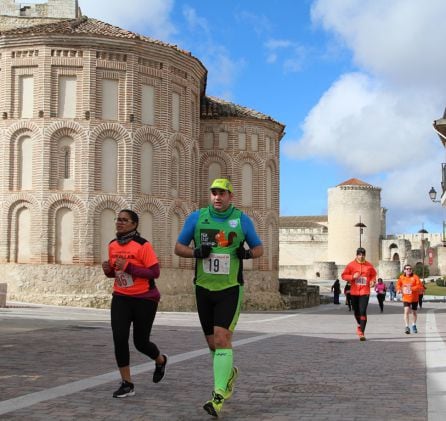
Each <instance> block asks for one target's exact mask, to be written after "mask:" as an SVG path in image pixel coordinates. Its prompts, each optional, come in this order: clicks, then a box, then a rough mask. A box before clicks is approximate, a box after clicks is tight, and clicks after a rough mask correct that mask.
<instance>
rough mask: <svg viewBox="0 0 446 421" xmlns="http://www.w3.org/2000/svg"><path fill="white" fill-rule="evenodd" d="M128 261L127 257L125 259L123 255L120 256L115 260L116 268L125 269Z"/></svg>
mask: <svg viewBox="0 0 446 421" xmlns="http://www.w3.org/2000/svg"><path fill="white" fill-rule="evenodd" d="M126 263H127V260H126V259H123V258H122V257H118V258H117V259H116V260H115V270H124V268H125V264H126Z"/></svg>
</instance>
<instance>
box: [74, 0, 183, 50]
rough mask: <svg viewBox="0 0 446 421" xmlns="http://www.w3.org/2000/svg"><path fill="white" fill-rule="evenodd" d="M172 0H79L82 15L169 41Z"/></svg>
mask: <svg viewBox="0 0 446 421" xmlns="http://www.w3.org/2000/svg"><path fill="white" fill-rule="evenodd" d="M173 5H174V0H126V1H118V0H89V1H87V0H80V1H79V6H80V8H81V10H82V13H83V14H84V15H87V16H88V17H91V18H95V19H98V20H102V21H104V22H107V23H110V24H112V25H116V26H119V27H121V28H124V29H127V30H132V29H131V28H137V29H134V30H133V31H135V32H140V33H143V34H144V35H147V36H150V37H152V38H155V39H159V40H162V41H166V42H169V40H170V39H171V37H172V36H173V34H175V33H176V32H177V30H176V28H175V25H174V24H173V23H172V21H171V19H170V13H171V11H172V9H173Z"/></svg>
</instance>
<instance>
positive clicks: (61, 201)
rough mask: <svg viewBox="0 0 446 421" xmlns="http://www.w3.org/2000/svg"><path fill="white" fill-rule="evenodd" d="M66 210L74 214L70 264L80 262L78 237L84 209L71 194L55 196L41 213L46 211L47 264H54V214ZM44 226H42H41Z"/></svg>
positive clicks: (80, 202)
mask: <svg viewBox="0 0 446 421" xmlns="http://www.w3.org/2000/svg"><path fill="white" fill-rule="evenodd" d="M64 207H65V208H68V209H70V210H72V211H73V213H74V218H73V219H74V222H73V245H74V246H73V255H72V263H79V261H80V246H81V242H80V239H81V238H80V237H81V229H80V228H81V226H82V225H83V222H84V221H83V220H81V215H85V214H86V209H85V206H84V204H83V202H82V201H81V200H80V199H79V198H78V197H77V196H75V195H71V194H63V193H62V194H56V195H54V196H53V197H52V198H51V199H50V200H49V201H48V202H47V203H46V206H45V208H46V209H44V210H43V211H44V212H45V210H46V211H47V212H46V214H47V215H48V222H47V238H48V247H47V256H48V263H55V261H56V256H55V252H56V249H55V244H56V231H55V226H56V213H57V211H58V210H59V209H61V208H64ZM42 226H44V225H42Z"/></svg>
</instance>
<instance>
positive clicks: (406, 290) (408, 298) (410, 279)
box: [396, 265, 423, 335]
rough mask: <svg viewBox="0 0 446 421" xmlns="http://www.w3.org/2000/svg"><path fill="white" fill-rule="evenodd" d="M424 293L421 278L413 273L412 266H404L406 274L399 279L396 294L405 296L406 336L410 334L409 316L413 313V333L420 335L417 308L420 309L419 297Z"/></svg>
mask: <svg viewBox="0 0 446 421" xmlns="http://www.w3.org/2000/svg"><path fill="white" fill-rule="evenodd" d="M422 291H423V284H422V283H421V281H420V278H419V277H418V276H417V275H415V274H414V273H413V271H412V266H410V265H406V266H404V272H403V273H402V275H401V276H400V277H399V279H398V281H397V283H396V292H397V293H398V294H400V293H402V294H403V304H404V322H405V323H406V330H405V333H406V334H408V335H409V334H410V328H409V314H410V312H411V311H412V316H413V324H412V333H418V330H417V308H418V295H419V293H420V292H422Z"/></svg>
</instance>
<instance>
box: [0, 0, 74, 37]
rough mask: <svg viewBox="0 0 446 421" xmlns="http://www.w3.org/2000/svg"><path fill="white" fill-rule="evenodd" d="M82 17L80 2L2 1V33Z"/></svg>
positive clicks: (0, 25) (0, 10)
mask: <svg viewBox="0 0 446 421" xmlns="http://www.w3.org/2000/svg"><path fill="white" fill-rule="evenodd" d="M80 16H81V10H80V8H79V5H78V0H48V1H47V2H46V3H32V2H16V1H15V0H0V31H6V30H8V29H13V28H18V27H21V28H23V27H28V26H33V25H39V24H43V23H54V22H57V21H59V20H61V19H75V18H78V17H80Z"/></svg>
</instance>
